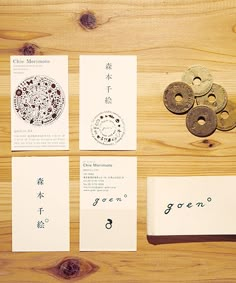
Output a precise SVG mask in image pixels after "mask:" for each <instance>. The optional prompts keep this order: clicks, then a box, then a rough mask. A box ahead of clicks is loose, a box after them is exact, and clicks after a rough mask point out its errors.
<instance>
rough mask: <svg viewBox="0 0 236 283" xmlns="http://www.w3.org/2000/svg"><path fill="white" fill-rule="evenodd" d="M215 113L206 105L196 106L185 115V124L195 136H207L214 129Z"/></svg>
mask: <svg viewBox="0 0 236 283" xmlns="http://www.w3.org/2000/svg"><path fill="white" fill-rule="evenodd" d="M216 120H217V119H216V113H215V111H214V110H212V109H211V108H209V107H207V106H201V105H199V106H196V107H194V108H192V109H191V110H190V111H189V112H188V114H187V116H186V126H187V129H188V130H189V132H190V133H192V134H193V135H195V136H197V137H207V136H210V135H211V134H213V133H214V131H215V130H216Z"/></svg>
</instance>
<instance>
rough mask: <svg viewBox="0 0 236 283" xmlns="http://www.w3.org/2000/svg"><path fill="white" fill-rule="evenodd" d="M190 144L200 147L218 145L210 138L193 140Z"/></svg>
mask: <svg viewBox="0 0 236 283" xmlns="http://www.w3.org/2000/svg"><path fill="white" fill-rule="evenodd" d="M192 145H193V146H196V147H201V148H212V147H216V146H218V145H220V143H219V142H217V141H215V140H211V139H203V140H201V141H197V142H193V143H192Z"/></svg>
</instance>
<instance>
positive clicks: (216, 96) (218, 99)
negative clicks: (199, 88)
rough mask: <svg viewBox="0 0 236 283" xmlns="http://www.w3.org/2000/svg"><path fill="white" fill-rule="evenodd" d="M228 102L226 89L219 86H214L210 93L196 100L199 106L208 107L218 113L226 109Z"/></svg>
mask: <svg viewBox="0 0 236 283" xmlns="http://www.w3.org/2000/svg"><path fill="white" fill-rule="evenodd" d="M227 100H228V97H227V93H226V91H225V89H224V88H223V87H222V86H220V85H218V84H213V85H212V87H211V89H210V91H209V92H208V93H206V94H205V95H203V96H198V97H197V98H196V101H197V104H198V105H205V106H208V107H210V108H212V109H213V110H214V111H215V112H216V113H218V112H220V111H221V110H222V109H224V107H225V105H226V104H227Z"/></svg>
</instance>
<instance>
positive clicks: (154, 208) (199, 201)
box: [147, 176, 236, 236]
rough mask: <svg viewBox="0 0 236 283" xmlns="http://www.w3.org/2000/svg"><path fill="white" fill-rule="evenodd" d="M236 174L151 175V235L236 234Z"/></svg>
mask: <svg viewBox="0 0 236 283" xmlns="http://www.w3.org/2000/svg"><path fill="white" fill-rule="evenodd" d="M235 183H236V176H200V177H149V178H148V180H147V234H148V235H157V236H158V235H159V236H167V235H224V234H236V226H235V224H234V216H235V213H236V209H235V196H236V192H235V188H234V184H235Z"/></svg>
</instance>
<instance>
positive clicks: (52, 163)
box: [12, 157, 70, 252]
mask: <svg viewBox="0 0 236 283" xmlns="http://www.w3.org/2000/svg"><path fill="white" fill-rule="evenodd" d="M69 223H70V219H69V158H68V157H13V158H12V251H14V252H30V251H69V249H70V229H69V228H70V227H69Z"/></svg>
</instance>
